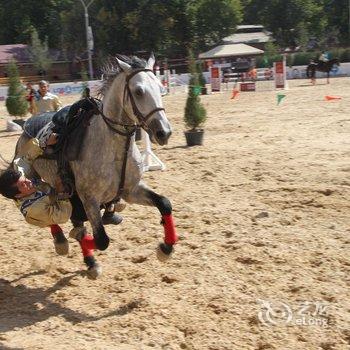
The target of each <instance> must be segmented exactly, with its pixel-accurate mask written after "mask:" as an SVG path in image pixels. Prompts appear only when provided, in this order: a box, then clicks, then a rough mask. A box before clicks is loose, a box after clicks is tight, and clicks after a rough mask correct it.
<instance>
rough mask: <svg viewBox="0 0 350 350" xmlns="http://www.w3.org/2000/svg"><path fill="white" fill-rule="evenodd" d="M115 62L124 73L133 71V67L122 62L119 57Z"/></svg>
mask: <svg viewBox="0 0 350 350" xmlns="http://www.w3.org/2000/svg"><path fill="white" fill-rule="evenodd" d="M115 60H116V61H117V64H118V67H119V68H120V69H121V70H122V71H124V72H129V71H131V66H130V65H129V64H127V63H126V62H124V61H122V60H121V59H119V58H118V57H116V58H115Z"/></svg>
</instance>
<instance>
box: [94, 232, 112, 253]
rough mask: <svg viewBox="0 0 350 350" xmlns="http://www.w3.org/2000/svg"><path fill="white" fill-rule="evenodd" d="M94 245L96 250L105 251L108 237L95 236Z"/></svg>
mask: <svg viewBox="0 0 350 350" xmlns="http://www.w3.org/2000/svg"><path fill="white" fill-rule="evenodd" d="M94 238H95V245H96V248H97V249H98V250H106V249H107V248H108V246H109V237H108V236H107V235H103V236H95V237H94Z"/></svg>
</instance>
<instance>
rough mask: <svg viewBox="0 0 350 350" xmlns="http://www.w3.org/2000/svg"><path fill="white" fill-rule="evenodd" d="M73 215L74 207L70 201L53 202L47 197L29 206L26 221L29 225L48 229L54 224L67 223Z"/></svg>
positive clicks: (25, 214)
mask: <svg viewBox="0 0 350 350" xmlns="http://www.w3.org/2000/svg"><path fill="white" fill-rule="evenodd" d="M71 215H72V205H71V203H70V201H69V200H67V199H64V200H57V199H56V200H55V201H52V199H51V198H50V196H48V195H45V196H43V197H41V198H39V199H38V200H37V201H35V202H34V203H33V204H31V205H30V206H28V208H27V210H26V213H24V216H25V219H26V221H27V222H28V223H29V224H32V225H35V226H39V227H46V226H49V225H54V224H64V223H66V222H67V221H68V220H69V219H70V217H71Z"/></svg>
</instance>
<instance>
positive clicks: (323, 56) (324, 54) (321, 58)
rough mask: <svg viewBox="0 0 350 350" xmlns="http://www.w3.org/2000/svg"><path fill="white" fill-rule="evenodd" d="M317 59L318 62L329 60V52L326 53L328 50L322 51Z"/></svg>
mask: <svg viewBox="0 0 350 350" xmlns="http://www.w3.org/2000/svg"><path fill="white" fill-rule="evenodd" d="M318 60H319V61H320V62H324V63H326V62H328V61H329V54H328V52H326V51H324V52H322V53H321V55H320V57H319V58H318Z"/></svg>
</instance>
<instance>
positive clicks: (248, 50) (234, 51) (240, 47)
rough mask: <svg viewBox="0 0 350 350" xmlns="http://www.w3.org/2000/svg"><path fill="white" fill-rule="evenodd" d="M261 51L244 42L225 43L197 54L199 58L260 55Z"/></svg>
mask: <svg viewBox="0 0 350 350" xmlns="http://www.w3.org/2000/svg"><path fill="white" fill-rule="evenodd" d="M263 53H264V51H263V50H260V49H257V48H255V47H253V46H249V45H246V44H226V45H219V46H216V47H214V48H213V49H211V50H209V51H207V52H204V53H201V54H199V56H198V57H199V58H201V59H209V58H220V57H231V56H256V55H262V54H263Z"/></svg>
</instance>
